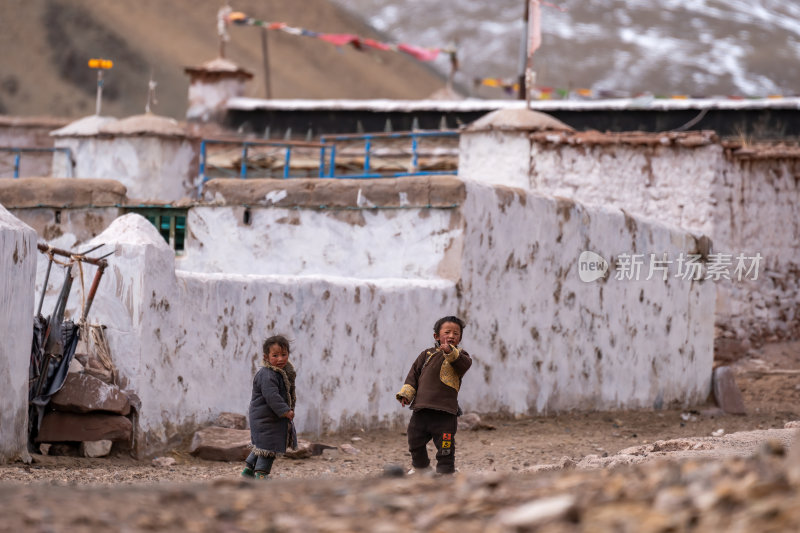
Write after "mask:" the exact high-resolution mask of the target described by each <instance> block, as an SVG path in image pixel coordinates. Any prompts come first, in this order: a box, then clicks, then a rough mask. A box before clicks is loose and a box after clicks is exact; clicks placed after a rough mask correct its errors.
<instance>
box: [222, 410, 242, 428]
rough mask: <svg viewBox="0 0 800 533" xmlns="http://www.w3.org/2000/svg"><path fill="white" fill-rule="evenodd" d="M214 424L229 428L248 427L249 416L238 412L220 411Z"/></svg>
mask: <svg viewBox="0 0 800 533" xmlns="http://www.w3.org/2000/svg"><path fill="white" fill-rule="evenodd" d="M214 425H215V426H217V427H221V428H229V429H247V417H246V416H244V415H240V414H238V413H220V414H219V416H218V417H217V420H216V421H215V422H214Z"/></svg>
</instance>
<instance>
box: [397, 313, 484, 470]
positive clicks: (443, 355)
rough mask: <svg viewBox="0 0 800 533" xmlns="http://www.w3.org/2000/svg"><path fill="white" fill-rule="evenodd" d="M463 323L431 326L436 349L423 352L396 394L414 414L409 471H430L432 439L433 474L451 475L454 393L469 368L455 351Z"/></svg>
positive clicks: (453, 321)
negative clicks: (434, 457)
mask: <svg viewBox="0 0 800 533" xmlns="http://www.w3.org/2000/svg"><path fill="white" fill-rule="evenodd" d="M464 325H465V324H464V321H463V320H461V319H460V318H458V317H456V316H446V317H443V318H440V319H439V320H437V321H436V324H435V325H434V326H433V338H434V340H435V341H436V345H435V346H434V347H432V348H428V349H427V350H423V351H422V353H421V354H419V356H417V359H416V360H415V361H414V364H413V365H411V370H410V371H409V372H408V377H407V378H406V382H405V384H404V385H403V388H401V389H400V392H398V393H397V394H396V398H397V400H398V401H399V402H400V404H401V405H403V406H406V405H410V406H411V409H412V410H413V411H414V413H413V414H412V415H411V421H410V422H409V423H408V432H407V434H408V449H409V451H410V452H411V466H412V470H411V471H410V472H409V473H413V472H415V471H419V470H420V469H422V470H424V469H428V468H430V459H429V458H428V451H427V450H426V449H425V446H426V445H427V444H428V442H429V441H430V440H431V439H433V443H434V444H435V445H436V472H437V473H439V474H452V473H453V472H455V453H456V448H455V445H456V442H455V434H456V429H458V419H457V416H458V415H459V414H461V413H460V409H459V407H458V391H459V389H460V388H461V378H462V377H464V374H465V373H466V372H467V370H469V367H470V366H471V365H472V359H471V358H470V356H469V354H468V353H467V352H466V350H463V349H461V348H459V344H460V342H461V335H462V333H463V331H464Z"/></svg>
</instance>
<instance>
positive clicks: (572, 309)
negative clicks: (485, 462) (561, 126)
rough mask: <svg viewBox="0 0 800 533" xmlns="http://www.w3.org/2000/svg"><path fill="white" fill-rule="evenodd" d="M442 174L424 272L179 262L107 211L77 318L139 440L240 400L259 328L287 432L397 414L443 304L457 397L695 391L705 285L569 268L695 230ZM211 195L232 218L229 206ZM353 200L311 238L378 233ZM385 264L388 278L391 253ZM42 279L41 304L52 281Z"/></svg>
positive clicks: (162, 435) (647, 404) (691, 398)
mask: <svg viewBox="0 0 800 533" xmlns="http://www.w3.org/2000/svg"><path fill="white" fill-rule="evenodd" d="M234 181H237V182H238V180H234ZM238 183H241V182H238ZM443 183H444V189H445V190H448V191H449V193H448V194H449V195H451V196H452V197H453V198H457V199H458V202H457V203H458V209H457V211H458V213H460V215H459V217H458V218H457V219H456V220H457V221H458V224H456V225H455V226H454V227H450V226H449V225H448V226H447V228H448V231H449V232H450V233H449V237H448V238H450V239H452V241H453V243H454V244H453V246H452V247H451V249H452V250H459V252H458V256H457V258H456V260H455V261H452V260H451V262H450V266H449V267H448V270H447V272H448V273H447V275H442V274H441V271H440V270H439V269H436V271H435V272H434V271H433V270H432V269H429V270H426V271H424V272H422V271H420V273H418V274H417V275H416V276H414V277H410V278H405V279H402V278H400V277H377V276H376V277H373V278H371V279H366V278H365V277H359V276H361V275H362V272H361V271H359V270H358V267H356V268H354V273H355V275H354V276H345V275H343V274H344V272H343V271H342V269H340V270H336V269H335V268H331V271H332V272H333V274H324V273H318V272H314V273H313V274H309V275H296V274H290V273H289V272H288V271H284V272H281V273H279V274H273V275H264V274H263V273H261V274H259V275H242V274H231V273H206V272H189V271H185V270H179V271H177V272H176V270H175V258H174V255H173V252H172V251H171V250H170V249H169V247H168V246H167V245H166V244H165V243H164V241H163V239H162V238H161V237H160V236H159V235H158V234H157V232H156V230H155V229H154V228H153V227H152V225H150V224H149V223H148V222H147V221H145V220H144V219H143V218H141V217H139V216H137V215H126V216H124V217H121V218H119V219H117V220H116V221H115V222H114V223H113V224H112V225H111V226H110V227H109V228H108V229H107V230H106V231H105V232H104V233H103V234H101V235H99V236H98V237H97V238H96V239H95V241H93V242H97V243H99V242H104V243H106V244H107V245H108V246H109V247H110V246H113V247H114V248H115V250H116V253H115V254H114V255H113V256H111V257H109V258H108V261H109V264H110V266H109V268H108V270H107V274H106V276H105V278H104V280H103V282H102V283H101V284H100V288H99V291H98V294H97V297H96V299H95V303H94V307H93V308H92V313H91V320H92V321H93V322H99V323H102V324H105V325H106V326H107V328H108V329H107V335H108V338H109V340H110V343H111V349H112V352H113V358H114V361H115V363H116V365H117V367H118V368H119V371H120V375H121V376H122V378H123V386H124V387H125V388H127V389H128V390H130V391H133V392H135V393H136V394H137V395H138V396H139V397H140V398H141V399H142V405H141V410H140V418H139V424H140V427H139V430H140V440H139V442H140V451H142V452H144V453H147V452H152V451H157V450H159V449H161V448H163V447H164V446H166V445H167V443H169V442H175V439H178V438H180V437H181V436H183V435H185V434H186V432H188V431H191V430H193V429H194V428H196V427H197V426H198V425H201V424H204V423H208V422H210V421H211V420H213V419H214V418H215V417H216V416H217V415H218V414H219V413H220V412H222V411H233V412H239V413H246V409H247V404H248V401H249V397H250V383H251V379H252V376H253V374H254V372H255V371H256V369H257V366H258V362H259V354H260V350H261V346H260V345H261V342H263V340H264V338H266V337H267V336H269V335H271V334H273V333H285V334H288V335H289V336H290V337H291V338H292V339H293V340H294V344H293V355H292V358H293V360H294V362H295V363H296V365H297V367H298V370H299V377H298V409H297V419H296V420H297V423H298V429H299V430H300V431H308V432H320V431H327V430H336V429H345V428H353V427H386V426H391V425H393V424H397V423H401V422H404V421H406V420H407V417H408V414H409V413H408V411H407V410H402V409H400V408H399V405H398V404H397V403H396V401H395V400H394V393H395V392H396V391H397V389H399V387H400V385H401V384H402V382H403V379H404V378H405V375H406V373H407V372H408V368H409V367H410V365H411V363H412V361H413V360H414V358H415V357H416V355H417V354H418V353H419V351H420V350H422V349H423V348H425V347H427V346H429V345H430V344H431V343H432V333H433V332H432V325H433V322H434V321H435V320H436V319H437V318H439V317H440V316H443V315H446V314H451V313H458V314H460V315H463V316H464V317H465V318H466V320H467V322H468V326H467V328H466V330H465V335H464V342H463V346H464V347H465V348H466V349H467V350H468V351H469V352H470V353H472V354H473V356H474V361H475V363H474V366H473V368H472V369H471V370H470V372H469V374H467V377H466V378H465V380H464V384H463V388H462V392H461V396H460V397H461V401H462V404H463V407H464V408H465V409H467V410H476V411H480V412H496V411H503V412H508V413H513V414H517V413H544V412H553V411H560V410H569V409H617V408H660V407H662V406H666V405H671V404H680V405H691V404H694V403H697V402H700V401H702V400H704V399H705V398H706V396H707V394H708V391H709V383H710V377H711V363H712V339H713V323H712V322H713V320H712V316H713V313H712V311H711V309H712V306H713V301H714V286H713V284H711V283H704V282H690V281H683V280H680V279H668V280H666V281H662V280H658V281H650V282H646V281H641V282H635V281H627V280H621V281H620V280H616V279H614V277H613V276H611V277H608V279H603V280H598V281H594V282H591V283H587V282H584V281H581V280H580V278H579V275H578V257H579V255H580V253H581V252H582V251H584V250H587V249H589V250H593V251H595V252H597V253H598V254H601V255H603V256H604V257H612V256H615V255H618V254H620V253H623V252H625V251H628V250H647V249H650V248H652V247H658V248H663V249H664V250H667V251H670V252H674V253H678V252H679V251H686V252H689V251H693V250H695V249H696V248H697V242H696V240H695V238H694V237H692V236H691V235H688V234H686V233H684V232H681V231H677V230H675V229H671V228H668V227H665V226H662V225H659V224H655V223H652V222H646V221H642V220H638V219H636V218H635V217H630V216H628V215H626V214H624V213H623V212H622V211H620V210H618V209H610V208H600V207H590V206H582V205H580V204H578V203H575V202H571V201H566V200H559V199H554V198H552V197H547V196H542V195H539V194H536V193H532V192H528V191H523V190H520V189H509V188H505V187H501V186H487V185H481V184H476V183H468V184H466V186H465V185H464V184H462V183H461V182H459V181H458V180H453V179H452V178H448V179H445V180H443ZM241 186H242V187H252V186H255V184H253V183H251V184H246V183H242V184H241ZM331 186H332V187H334V188H335V187H336V184H335V183H334V184H332V185H331ZM349 186H350V185H349V184H342V188H343V189H346V190H347V188H348V187H349ZM366 186H368V184H366V183H364V184H362V187H366ZM429 190H430V191H431V192H429V193H428V194H433V192H432V191H435V190H437V185H436V184H435V183H431V184H430V188H429ZM458 191H460V192H458ZM348 194H349V193H348ZM228 196H229V197H231V198H234V197H235V195H234V194H232V193H231V192H230V191H229V193H228ZM334 196H335V195H334ZM362 196H363V190H362ZM378 196H379V195H377V194H374V195H373V198H377V197H378ZM215 209H216V210H218V211H219V212H220V213H222V212H224V211H225V210H226V209H227V210H228V211H230V216H231V217H238V210H240V209H241V206H227V207H225V206H222V205H219V206H217V207H216V208H215ZM251 209H252V210H253V212H254V213H253V217H254V218H253V220H263V221H265V222H264V223H265V224H266V230H267V233H268V230H270V229H272V230H275V232H277V231H279V230H280V231H282V225H281V223H279V222H277V215H278V214H282V215H285V213H282V211H283V210H284V209H286V208H285V207H281V206H277V207H276V206H267V205H261V206H259V205H255V206H253V207H251ZM270 211H276V212H277V213H276V215H273V214H270V213H269V212H270ZM364 214H365V218H364V225H363V226H358V225H356V226H355V229H353V230H351V231H349V232H348V233H346V234H342V233H341V232H340V231H339V230H338V229H336V227H335V225H333V224H330V223H328V224H320V225H318V226H316V228H317V230H318V232H319V233H320V235H318V236H316V237H315V238H317V239H339V240H347V239H349V240H351V241H352V243H351V244H350V246H352V247H353V250H358V249H361V250H365V249H378V248H377V247H378V246H384V245H383V244H376V240H375V239H374V238H373V237H374V236H375V235H381V234H380V232H379V231H380V230H379V228H377V227H375V228H373V226H377V225H381V226H382V225H384V224H386V223H387V221H386V220H384V219H382V218H380V217H375V216H372V215H374V214H371V216H366V215H367V214H368V213H364ZM300 216H303V217H305V216H306V215H300ZM415 216H423V217H424V216H425V215H421V214H420V213H418V214H416V215H415ZM448 216H452V215H448ZM309 221H311V220H306V219H305V218H304V219H303V222H304V223H306V222H309ZM448 224H449V223H448ZM369 228H372V229H373V230H374V231H375V233H373V232H371V231H370V230H369ZM190 229H191V228H190ZM334 230H335V231H334ZM405 231H407V232H412V231H416V232H417V233H412V234H406V235H405V236H404V237H405V239H410V240H414V239H420V240H426V239H428V237H429V235H430V233H428V230H427V229H426V230H425V231H420V227H417V226H413V225H412V226H408V227H406V228H405ZM87 244H91V243H87ZM271 244H272V246H271V248H270V252H269V253H270V254H272V255H274V256H275V257H282V258H286V260H287V261H292V262H294V263H295V264H296V263H297V259H296V258H297V257H300V256H303V255H304V254H307V253H308V252H307V250H308V242H306V241H304V240H295V239H282V240H276V241H273V242H272V243H271ZM191 253H192V250H189V251H188V252H187V255H189V254H191ZM227 253H229V254H234V253H236V250H235V249H233V248H231V249H229V250H228V252H227ZM244 257H245V260H251V256H249V255H247V254H246V253H245V255H244ZM187 259H189V257H187ZM274 264H275V265H278V263H277V262H275V263H274ZM386 265H387V266H386V268H387V272H389V274H390V275H392V276H394V274H395V273H396V267H395V270H392V268H391V267H390V263H389V262H388V261H387V262H386ZM43 274H44V272H43V269H42V268H41V267H40V269H39V275H40V276H43ZM91 275H92V272H90V271H87V272H86V273H85V276H86V278H87V280H88V278H89V276H91ZM421 276H427V279H422V278H421ZM40 279H41V277H40ZM56 279H58V278H57V277H56ZM48 293H49V296H48V301H49V300H50V299H52V298H54V297H55V295H56V287H55V286H53V287H51V288H50V289H49V290H48ZM71 305H72V306H74V305H75V302H71Z"/></svg>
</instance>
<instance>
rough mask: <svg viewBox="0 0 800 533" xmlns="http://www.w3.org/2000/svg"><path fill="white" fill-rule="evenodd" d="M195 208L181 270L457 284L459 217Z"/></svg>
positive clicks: (426, 212)
mask: <svg viewBox="0 0 800 533" xmlns="http://www.w3.org/2000/svg"><path fill="white" fill-rule="evenodd" d="M250 213H251V222H250V224H249V225H245V224H244V223H243V222H242V221H243V214H244V208H243V207H199V206H198V207H193V208H192V209H190V210H189V212H188V216H187V227H188V228H189V232H188V236H187V239H186V243H185V246H186V249H185V254H184V255H183V256H182V257H181V258H179V259H178V268H180V269H182V270H189V271H195V272H207V273H215V272H225V273H235V274H255V275H265V274H285V275H327V276H345V277H355V278H449V279H455V277H456V276H457V268H456V266H455V265H457V264H458V261H459V258H460V256H461V247H460V240H459V237H460V235H461V225H462V224H461V212H460V211H458V210H457V209H442V208H412V209H378V210H372V209H368V210H360V211H358V210H356V211H343V210H330V209H326V210H320V209H314V208H301V209H286V208H280V207H272V208H252V209H251V210H250Z"/></svg>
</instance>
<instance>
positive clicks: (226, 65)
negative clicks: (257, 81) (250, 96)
mask: <svg viewBox="0 0 800 533" xmlns="http://www.w3.org/2000/svg"><path fill="white" fill-rule="evenodd" d="M184 72H186V74H188V75H189V105H188V108H187V109H186V118H187V120H191V121H194V122H220V123H221V122H222V121H223V120H224V118H225V114H226V113H227V107H226V105H227V103H228V100H229V99H231V98H236V97H238V96H243V95H244V84H245V82H246V81H248V80H249V79H251V78H252V77H253V74H252V73H250V72H248V71H247V70H245V69H243V68H241V67H239V66H238V65H236V64H235V63H233V62H232V61H229V60H227V59H223V58H217V59H212V60H211V61H207V62H205V63H203V64H202V65H201V66H199V67H186V68H185V69H184Z"/></svg>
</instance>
